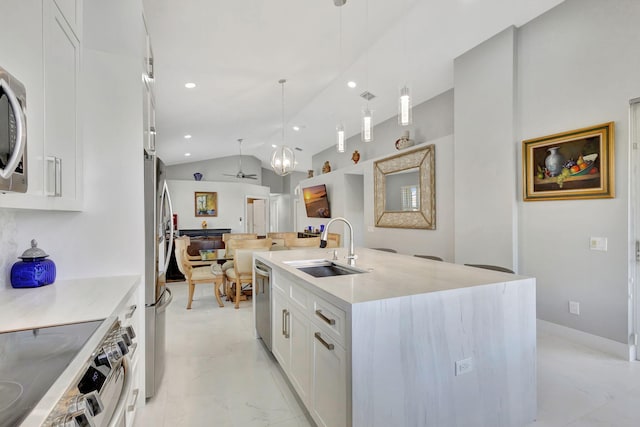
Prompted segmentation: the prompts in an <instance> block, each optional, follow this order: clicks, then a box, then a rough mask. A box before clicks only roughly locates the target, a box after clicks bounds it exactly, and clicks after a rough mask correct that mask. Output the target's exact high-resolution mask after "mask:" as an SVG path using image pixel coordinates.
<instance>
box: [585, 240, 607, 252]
mask: <svg viewBox="0 0 640 427" xmlns="http://www.w3.org/2000/svg"><path fill="white" fill-rule="evenodd" d="M589 249H591V250H592V251H603V252H606V251H607V238H606V237H591V238H590V239H589Z"/></svg>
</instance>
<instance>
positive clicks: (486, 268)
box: [465, 264, 515, 274]
mask: <svg viewBox="0 0 640 427" xmlns="http://www.w3.org/2000/svg"><path fill="white" fill-rule="evenodd" d="M465 265H466V266H469V267H476V268H484V269H485V270H493V271H501V272H503V273H511V274H515V272H514V271H513V270H510V269H508V268H505V267H500V266H499V265H488V264H465Z"/></svg>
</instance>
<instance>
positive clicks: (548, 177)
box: [522, 122, 615, 201]
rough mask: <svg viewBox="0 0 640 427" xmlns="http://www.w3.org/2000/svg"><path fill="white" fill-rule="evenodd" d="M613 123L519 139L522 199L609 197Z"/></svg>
mask: <svg viewBox="0 0 640 427" xmlns="http://www.w3.org/2000/svg"><path fill="white" fill-rule="evenodd" d="M614 141H615V139H614V122H609V123H604V124H601V125H596V126H591V127H586V128H582V129H577V130H572V131H568V132H562V133H557V134H554V135H549V136H543V137H540V138H534V139H528V140H525V141H522V163H523V165H522V172H523V179H522V182H523V187H524V188H523V192H522V194H523V198H524V201H536V200H569V199H597V198H612V197H614V196H615V191H614V176H615V174H614V172H615V170H614V155H613V149H614Z"/></svg>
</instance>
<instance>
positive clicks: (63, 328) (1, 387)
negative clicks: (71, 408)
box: [0, 320, 103, 427]
mask: <svg viewBox="0 0 640 427" xmlns="http://www.w3.org/2000/svg"><path fill="white" fill-rule="evenodd" d="M102 322H103V320H96V321H91V322H83V323H73V324H69V325H60V326H52V327H48V328H39V329H30V330H25V331H15V332H6V333H0V427H10V426H11V427H13V426H17V425H19V424H20V423H21V422H22V421H23V420H24V419H25V418H26V417H27V415H29V412H31V410H32V409H33V408H34V407H35V406H36V405H37V404H38V402H39V401H40V399H42V397H43V396H44V395H45V394H46V392H47V390H49V388H50V387H51V385H52V384H53V383H54V382H55V381H56V379H57V378H58V377H59V376H60V374H62V372H63V371H64V370H65V369H66V368H67V366H68V365H69V363H70V362H71V361H72V360H73V358H74V357H75V356H76V354H78V352H79V351H80V350H81V349H82V347H84V345H85V343H86V342H87V340H88V339H89V338H90V337H91V335H93V333H94V332H95V331H96V329H98V327H99V326H100V324H101V323H102Z"/></svg>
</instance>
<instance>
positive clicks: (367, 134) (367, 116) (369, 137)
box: [360, 0, 373, 142]
mask: <svg viewBox="0 0 640 427" xmlns="http://www.w3.org/2000/svg"><path fill="white" fill-rule="evenodd" d="M364 23H365V37H366V39H367V40H369V0H367V1H366V2H365V21H364ZM365 83H366V91H365V93H367V94H370V92H369V47H367V52H366V58H365ZM372 97H373V96H372ZM364 98H365V99H366V100H367V104H366V106H365V107H364V109H363V110H362V127H361V129H360V139H361V140H362V142H371V141H373V132H372V129H371V127H372V126H373V116H372V114H371V110H370V109H369V100H370V99H371V98H370V97H369V96H364Z"/></svg>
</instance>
